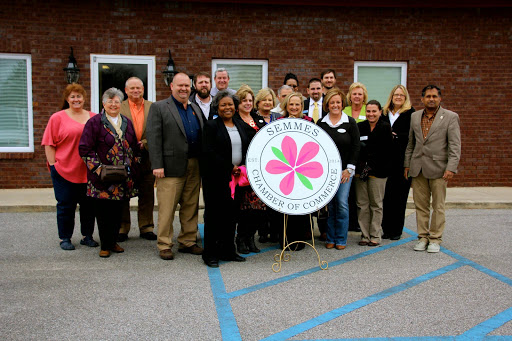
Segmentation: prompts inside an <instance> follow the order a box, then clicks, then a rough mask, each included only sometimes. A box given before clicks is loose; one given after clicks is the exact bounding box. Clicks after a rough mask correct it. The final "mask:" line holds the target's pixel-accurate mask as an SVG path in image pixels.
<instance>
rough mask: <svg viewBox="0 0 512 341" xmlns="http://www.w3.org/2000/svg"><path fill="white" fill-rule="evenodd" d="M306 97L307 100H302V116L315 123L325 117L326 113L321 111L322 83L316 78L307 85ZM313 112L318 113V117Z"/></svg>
mask: <svg viewBox="0 0 512 341" xmlns="http://www.w3.org/2000/svg"><path fill="white" fill-rule="evenodd" d="M308 95H309V98H306V99H305V100H304V111H303V112H302V113H303V114H304V115H307V116H309V117H311V118H312V119H313V121H314V122H315V123H317V121H320V120H322V118H323V117H324V116H325V115H327V112H325V111H324V109H323V106H322V104H323V99H324V97H323V93H322V81H321V80H320V79H318V78H311V79H310V80H309V84H308ZM315 111H317V112H318V117H315V116H316V113H315Z"/></svg>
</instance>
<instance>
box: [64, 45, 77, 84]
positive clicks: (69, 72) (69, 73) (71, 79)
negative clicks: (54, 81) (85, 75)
mask: <svg viewBox="0 0 512 341" xmlns="http://www.w3.org/2000/svg"><path fill="white" fill-rule="evenodd" d="M63 70H64V71H66V79H67V82H68V84H72V83H78V79H79V78H80V69H79V68H78V65H77V64H76V59H75V56H73V48H71V54H70V55H69V61H68V66H67V67H65V68H64V69H63Z"/></svg>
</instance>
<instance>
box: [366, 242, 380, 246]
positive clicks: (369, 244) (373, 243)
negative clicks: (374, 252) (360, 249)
mask: <svg viewBox="0 0 512 341" xmlns="http://www.w3.org/2000/svg"><path fill="white" fill-rule="evenodd" d="M378 245H380V243H376V242H369V243H368V246H378Z"/></svg>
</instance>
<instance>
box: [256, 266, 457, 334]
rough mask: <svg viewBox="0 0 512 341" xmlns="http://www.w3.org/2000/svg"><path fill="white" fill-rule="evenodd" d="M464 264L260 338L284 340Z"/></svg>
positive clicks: (431, 273) (448, 267)
mask: <svg viewBox="0 0 512 341" xmlns="http://www.w3.org/2000/svg"><path fill="white" fill-rule="evenodd" d="M464 265H465V264H464V263H462V262H456V263H453V264H450V265H447V266H445V267H442V268H440V269H437V270H435V271H432V272H430V273H428V274H425V275H422V276H419V277H416V278H413V279H411V280H409V281H407V282H404V283H402V284H399V285H397V286H395V287H392V288H388V289H386V290H383V291H381V292H378V293H376V294H374V295H371V296H368V297H365V298H363V299H360V300H358V301H355V302H353V303H350V304H347V305H345V306H343V307H340V308H337V309H334V310H331V311H329V312H327V313H324V314H322V315H319V316H317V317H314V318H312V319H310V320H308V321H305V322H302V323H299V324H297V325H295V326H293V327H290V328H288V329H285V330H283V331H281V332H279V333H276V334H274V335H271V336H269V337H266V338H264V339H262V340H265V341H270V340H272V341H277V340H286V339H288V338H290V337H293V336H295V335H298V334H300V333H303V332H305V331H307V330H309V329H311V328H314V327H317V326H319V325H321V324H324V323H326V322H329V321H331V320H334V319H336V318H338V317H340V316H343V315H345V314H348V313H350V312H352V311H354V310H357V309H359V308H362V307H364V306H366V305H368V304H371V303H375V302H377V301H380V300H382V299H384V298H386V297H389V296H391V295H394V294H396V293H399V292H401V291H404V290H406V289H409V288H412V287H414V286H416V285H418V284H421V283H423V282H425V281H428V280H431V279H433V278H435V277H438V276H441V275H443V274H445V273H447V272H449V271H452V270H455V269H457V268H459V267H461V266H464Z"/></svg>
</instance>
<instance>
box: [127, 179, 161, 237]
mask: <svg viewBox="0 0 512 341" xmlns="http://www.w3.org/2000/svg"><path fill="white" fill-rule="evenodd" d="M138 185H139V195H138V197H139V201H138V207H137V218H138V223H139V230H140V233H141V234H142V233H146V232H153V229H154V226H155V223H154V222H153V210H154V208H155V176H154V175H153V173H152V172H151V173H146V174H144V175H143V176H141V179H140V181H139V183H138ZM130 227H131V219H130V201H129V200H126V202H123V214H122V218H121V229H120V230H119V233H126V234H128V232H130Z"/></svg>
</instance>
